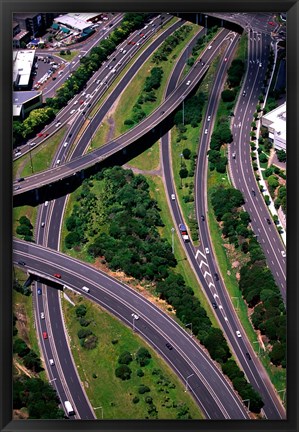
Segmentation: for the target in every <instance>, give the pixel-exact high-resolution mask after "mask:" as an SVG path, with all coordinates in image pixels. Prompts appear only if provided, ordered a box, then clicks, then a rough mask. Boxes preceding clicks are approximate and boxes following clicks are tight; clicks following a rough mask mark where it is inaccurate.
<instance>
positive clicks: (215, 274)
mask: <svg viewBox="0 0 299 432" xmlns="http://www.w3.org/2000/svg"><path fill="white" fill-rule="evenodd" d="M214 278H215V281H219V276H218V273H214Z"/></svg>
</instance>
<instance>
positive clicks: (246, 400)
mask: <svg viewBox="0 0 299 432" xmlns="http://www.w3.org/2000/svg"><path fill="white" fill-rule="evenodd" d="M242 402H248V406H247V409H248V411H249V408H250V399H244V400H242Z"/></svg>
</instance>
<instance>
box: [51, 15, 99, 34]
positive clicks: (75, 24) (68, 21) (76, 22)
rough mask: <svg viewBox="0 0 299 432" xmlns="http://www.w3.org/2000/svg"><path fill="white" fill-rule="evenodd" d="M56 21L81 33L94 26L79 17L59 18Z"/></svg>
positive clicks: (67, 16) (66, 16) (64, 16)
mask: <svg viewBox="0 0 299 432" xmlns="http://www.w3.org/2000/svg"><path fill="white" fill-rule="evenodd" d="M54 21H55V22H56V23H59V24H63V25H65V26H67V27H69V28H73V29H76V30H80V31H83V30H84V29H86V28H88V27H90V26H91V25H92V23H86V22H85V21H83V20H81V19H79V18H77V17H72V16H70V15H63V16H59V17H57V18H54Z"/></svg>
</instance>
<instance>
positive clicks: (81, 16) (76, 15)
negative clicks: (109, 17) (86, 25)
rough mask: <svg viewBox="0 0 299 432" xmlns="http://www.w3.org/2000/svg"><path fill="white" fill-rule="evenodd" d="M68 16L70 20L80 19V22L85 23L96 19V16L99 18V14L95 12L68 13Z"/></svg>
mask: <svg viewBox="0 0 299 432" xmlns="http://www.w3.org/2000/svg"><path fill="white" fill-rule="evenodd" d="M68 15H69V16H70V17H72V18H77V19H80V20H82V21H85V22H87V21H91V20H93V19H94V18H97V17H98V16H100V15H101V12H96V13H82V12H80V13H79V12H75V13H69V14H68Z"/></svg>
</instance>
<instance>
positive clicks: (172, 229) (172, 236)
mask: <svg viewBox="0 0 299 432" xmlns="http://www.w3.org/2000/svg"><path fill="white" fill-rule="evenodd" d="M174 232H175V229H174V228H173V227H172V228H171V240H172V253H173V254H174Z"/></svg>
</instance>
